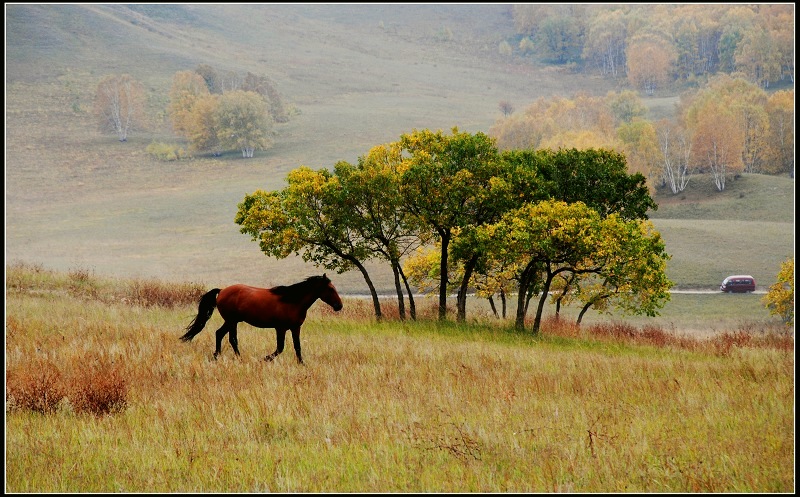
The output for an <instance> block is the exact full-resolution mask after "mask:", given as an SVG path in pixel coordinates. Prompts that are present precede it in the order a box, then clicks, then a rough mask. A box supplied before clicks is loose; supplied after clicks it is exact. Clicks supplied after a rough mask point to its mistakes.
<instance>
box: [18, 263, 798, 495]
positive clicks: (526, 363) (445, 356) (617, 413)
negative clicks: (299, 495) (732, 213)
mask: <svg viewBox="0 0 800 497" xmlns="http://www.w3.org/2000/svg"><path fill="white" fill-rule="evenodd" d="M6 270H7V273H8V295H7V317H6V371H7V382H6V395H7V402H6V490H7V491H10V492H142V491H147V492H234V491H236V492H262V491H272V492H474V491H483V492H562V491H570V492H791V491H792V490H793V488H794V337H793V335H792V334H791V333H790V332H787V331H786V330H785V328H783V327H782V325H780V323H776V322H767V321H753V320H752V319H748V318H747V317H746V316H747V314H748V311H747V308H748V305H744V304H743V302H745V301H746V300H748V299H749V301H750V302H751V303H752V301H753V300H757V296H755V295H741V296H730V295H722V296H719V295H718V296H715V297H727V302H723V301H717V302H716V303H715V304H714V306H715V307H716V309H717V311H723V312H726V313H728V314H729V315H732V316H738V318H739V319H740V320H741V321H740V324H739V325H738V326H732V327H731V328H730V329H726V330H724V331H721V332H720V333H718V334H716V335H714V336H713V337H705V338H701V337H697V336H692V335H691V334H680V333H675V330H665V329H663V328H661V327H659V326H654V325H652V324H651V325H646V326H641V327H637V326H634V325H631V324H629V323H626V322H621V321H605V322H598V323H595V324H591V325H590V324H584V325H583V326H581V327H576V326H574V325H572V324H570V323H569V322H568V321H567V319H563V320H561V321H556V320H554V319H553V317H552V315H551V316H550V318H549V319H548V320H547V321H546V323H545V325H544V327H543V330H542V332H541V333H540V334H539V335H536V336H533V335H531V334H530V333H519V332H514V331H513V326H512V325H511V322H506V321H502V320H496V319H494V318H491V317H490V316H488V315H484V316H480V317H479V316H477V315H476V316H475V317H473V319H471V320H470V322H468V323H466V324H462V325H457V324H455V323H453V322H445V323H438V322H436V321H435V320H434V319H433V316H434V315H435V311H434V309H435V308H434V305H433V302H432V301H431V302H429V303H428V304H425V305H422V306H421V310H422V312H421V319H420V320H418V321H416V322H410V321H399V320H397V319H391V318H390V319H386V320H383V321H382V322H375V320H374V319H372V318H371V308H370V305H369V303H368V302H366V301H364V300H360V299H352V298H345V299H344V302H345V308H344V310H342V311H341V312H340V313H334V312H333V311H332V310H331V309H330V308H327V306H325V305H324V304H322V303H317V304H315V305H314V306H313V307H312V308H311V312H310V316H309V319H308V320H307V321H306V324H305V326H304V327H303V332H302V338H303V348H304V352H305V354H304V355H305V359H306V364H305V365H299V364H297V363H296V359H295V358H294V354H293V353H292V352H291V348H289V349H288V351H287V353H284V354H283V355H281V356H279V357H278V358H277V359H276V360H275V361H273V362H271V363H266V362H264V361H263V357H264V355H266V354H267V353H269V352H271V351H272V350H274V346H275V343H274V340H275V338H274V331H272V330H257V329H254V328H252V327H250V326H247V325H240V327H239V329H240V333H239V347H240V350H241V353H242V355H241V356H240V357H235V356H234V355H233V353H232V351H231V349H230V347H229V346H228V344H227V343H225V347H224V348H223V353H222V355H221V357H220V358H219V359H218V360H213V359H212V354H211V352H212V351H213V336H214V334H213V330H215V329H216V328H217V327H219V325H220V324H221V319H220V318H219V316H218V315H216V314H215V315H214V317H212V320H211V321H210V322H209V324H208V325H207V330H206V331H204V332H203V333H201V334H200V335H199V336H198V337H197V338H196V339H195V340H194V341H193V342H191V343H188V344H187V343H182V342H180V341H179V340H178V336H180V334H181V333H182V329H183V327H185V326H186V325H187V324H188V321H189V320H190V319H191V318H192V317H193V316H194V314H195V313H196V306H195V304H194V302H192V299H193V298H195V297H196V296H197V295H199V294H200V293H201V292H202V291H203V289H202V288H200V287H197V286H196V285H193V284H176V283H164V282H159V281H157V280H151V279H147V280H120V279H106V278H98V277H95V276H92V275H91V274H89V273H88V272H87V271H73V272H70V273H59V272H54V271H50V270H46V269H43V268H41V267H39V266H30V265H15V266H10V267H7V268H6ZM680 297H681V298H684V299H687V300H685V302H684V303H685V305H684V309H685V308H686V307H687V306H688V307H691V306H692V305H702V304H698V303H697V301H696V302H695V304H690V303H689V299H698V298H699V297H698V296H697V295H693V296H689V295H681V296H680ZM705 297H707V296H705ZM731 297H734V298H731ZM739 297H741V298H739ZM694 315H695V316H696V319H702V318H700V317H697V316H702V313H698V312H695V313H694Z"/></svg>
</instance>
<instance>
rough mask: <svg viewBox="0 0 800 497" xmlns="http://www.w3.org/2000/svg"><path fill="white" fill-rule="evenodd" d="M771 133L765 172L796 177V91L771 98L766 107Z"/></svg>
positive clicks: (766, 153) (767, 144)
mask: <svg viewBox="0 0 800 497" xmlns="http://www.w3.org/2000/svg"><path fill="white" fill-rule="evenodd" d="M766 112H767V116H768V117H769V133H768V134H767V138H766V150H765V151H764V166H765V167H764V172H767V173H771V174H775V173H789V175H790V176H791V177H794V90H781V91H777V92H775V93H773V94H771V95H770V96H769V100H768V101H767V105H766Z"/></svg>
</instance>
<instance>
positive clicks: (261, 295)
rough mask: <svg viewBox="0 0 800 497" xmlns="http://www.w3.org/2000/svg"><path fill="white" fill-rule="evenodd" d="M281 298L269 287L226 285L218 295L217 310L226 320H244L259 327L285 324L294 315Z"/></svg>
mask: <svg viewBox="0 0 800 497" xmlns="http://www.w3.org/2000/svg"><path fill="white" fill-rule="evenodd" d="M285 307H286V306H284V305H283V304H282V303H281V301H280V298H279V297H278V296H276V295H275V294H273V293H272V292H271V291H270V290H269V289H267V288H258V287H254V286H250V285H244V284H241V283H239V284H235V285H231V286H228V287H225V288H223V289H222V291H220V293H219V296H218V297H217V310H218V311H219V314H220V316H222V318H223V319H225V320H226V321H229V320H230V321H237V322H239V321H244V322H245V323H248V324H250V325H252V326H256V327H259V328H273V327H276V326H284V325H285V324H287V321H292V320H293V319H294V316H292V315H291V314H292V313H291V312H288V311H287V309H285Z"/></svg>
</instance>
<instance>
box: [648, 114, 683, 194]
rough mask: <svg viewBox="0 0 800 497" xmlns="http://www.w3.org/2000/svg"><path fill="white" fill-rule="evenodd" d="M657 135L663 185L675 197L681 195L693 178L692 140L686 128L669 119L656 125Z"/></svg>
mask: <svg viewBox="0 0 800 497" xmlns="http://www.w3.org/2000/svg"><path fill="white" fill-rule="evenodd" d="M656 135H657V137H658V147H659V151H660V154H659V155H658V158H659V159H660V161H661V166H662V170H661V184H662V185H666V186H667V187H668V188H669V190H670V191H671V192H672V194H673V195H674V194H677V193H680V192H682V191H683V190H684V189H686V187H687V186H688V185H689V178H690V177H691V169H690V166H689V164H690V162H689V161H690V158H691V139H690V138H689V136H688V133H687V132H686V130H685V129H684V128H682V127H681V126H679V125H677V124H675V123H673V122H671V121H669V120H667V119H662V120H661V121H659V122H658V123H657V124H656Z"/></svg>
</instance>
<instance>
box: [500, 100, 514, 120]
mask: <svg viewBox="0 0 800 497" xmlns="http://www.w3.org/2000/svg"><path fill="white" fill-rule="evenodd" d="M497 107H498V108H499V109H500V112H502V113H503V117H508V116H510V115H511V114H513V113H514V106H513V105H511V102H509V101H508V100H501V101H500V103H499V104H497Z"/></svg>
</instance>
